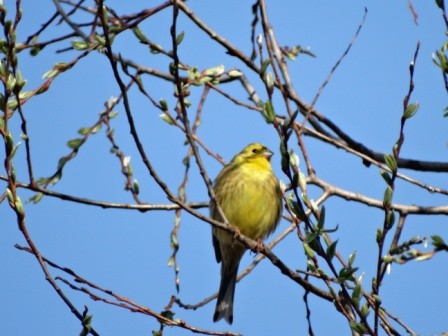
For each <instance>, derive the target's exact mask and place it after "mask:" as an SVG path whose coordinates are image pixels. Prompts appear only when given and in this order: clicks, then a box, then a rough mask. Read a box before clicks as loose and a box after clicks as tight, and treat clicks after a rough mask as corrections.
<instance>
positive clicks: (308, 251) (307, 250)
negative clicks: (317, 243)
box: [303, 243, 314, 259]
mask: <svg viewBox="0 0 448 336" xmlns="http://www.w3.org/2000/svg"><path fill="white" fill-rule="evenodd" d="M303 248H304V249H305V254H306V256H307V257H308V258H310V259H311V258H314V252H313V250H312V249H311V247H310V246H309V245H308V244H307V243H303Z"/></svg>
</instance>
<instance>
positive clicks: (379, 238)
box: [376, 228, 383, 243]
mask: <svg viewBox="0 0 448 336" xmlns="http://www.w3.org/2000/svg"><path fill="white" fill-rule="evenodd" d="M382 240H383V230H381V229H379V228H378V229H377V230H376V242H377V243H379V242H381V241H382Z"/></svg>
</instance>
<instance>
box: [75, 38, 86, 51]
mask: <svg viewBox="0 0 448 336" xmlns="http://www.w3.org/2000/svg"><path fill="white" fill-rule="evenodd" d="M72 47H73V48H74V49H75V50H87V49H88V48H89V45H88V44H87V43H86V42H84V41H79V40H74V41H72Z"/></svg>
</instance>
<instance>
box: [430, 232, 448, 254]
mask: <svg viewBox="0 0 448 336" xmlns="http://www.w3.org/2000/svg"><path fill="white" fill-rule="evenodd" d="M431 239H432V242H431V244H432V245H433V246H434V248H435V249H436V251H442V250H446V251H448V246H447V245H446V243H445V241H444V240H443V238H442V237H440V236H438V235H434V236H431Z"/></svg>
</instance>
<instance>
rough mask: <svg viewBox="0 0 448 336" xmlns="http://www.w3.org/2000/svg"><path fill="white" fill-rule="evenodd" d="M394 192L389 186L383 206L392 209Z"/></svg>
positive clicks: (385, 192)
mask: <svg viewBox="0 0 448 336" xmlns="http://www.w3.org/2000/svg"><path fill="white" fill-rule="evenodd" d="M393 193H394V192H393V190H392V188H391V187H390V186H387V188H386V190H385V191H384V198H383V205H384V206H385V207H390V205H391V204H392V196H393Z"/></svg>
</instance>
